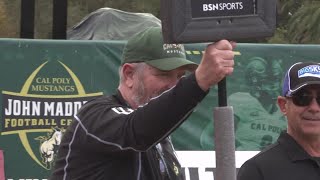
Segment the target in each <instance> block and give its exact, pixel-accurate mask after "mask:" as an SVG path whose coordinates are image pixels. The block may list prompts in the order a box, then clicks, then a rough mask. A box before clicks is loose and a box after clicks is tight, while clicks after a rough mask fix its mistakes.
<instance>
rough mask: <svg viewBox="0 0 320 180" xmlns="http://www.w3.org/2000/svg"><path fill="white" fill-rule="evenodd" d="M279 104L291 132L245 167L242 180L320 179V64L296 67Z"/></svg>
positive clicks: (240, 178)
mask: <svg viewBox="0 0 320 180" xmlns="http://www.w3.org/2000/svg"><path fill="white" fill-rule="evenodd" d="M277 102H278V105H279V107H280V109H281V111H282V113H283V114H284V115H285V116H286V118H287V130H286V131H285V132H282V133H281V135H280V137H279V138H278V140H277V142H275V143H274V144H272V145H270V146H268V147H267V148H266V149H265V150H263V151H261V152H260V153H259V154H257V155H256V156H254V157H253V158H251V159H249V160H248V161H247V162H245V163H244V164H243V165H242V166H241V168H240V170H239V172H238V180H262V179H263V180H283V179H290V180H301V179H306V180H319V179H320V63H315V62H304V63H301V62H300V63H296V64H294V65H292V66H291V67H290V68H289V70H288V71H287V73H286V75H285V79H284V82H283V88H282V96H279V97H278V100H277Z"/></svg>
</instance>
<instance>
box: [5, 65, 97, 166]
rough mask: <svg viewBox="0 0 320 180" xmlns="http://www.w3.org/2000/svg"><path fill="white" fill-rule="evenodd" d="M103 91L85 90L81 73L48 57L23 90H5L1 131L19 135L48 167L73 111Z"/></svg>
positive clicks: (32, 153) (35, 157)
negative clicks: (78, 75)
mask: <svg viewBox="0 0 320 180" xmlns="http://www.w3.org/2000/svg"><path fill="white" fill-rule="evenodd" d="M101 95H102V92H100V93H91V94H86V92H85V90H84V88H83V86H82V84H81V82H80V80H79V79H78V77H77V76H76V75H75V74H74V73H73V71H72V70H71V69H69V67H67V66H66V65H65V64H63V63H62V62H60V61H50V62H49V61H47V62H45V63H43V64H41V65H40V66H39V67H38V68H37V69H35V70H34V71H33V72H32V73H31V75H30V76H29V77H28V78H27V79H26V81H25V82H24V85H23V86H22V87H21V90H20V92H9V91H2V119H1V127H2V129H1V135H2V136H9V135H10V136H12V135H17V136H18V137H19V139H20V141H21V143H22V145H23V147H24V149H25V151H26V152H27V154H28V155H29V156H30V157H31V158H32V159H33V160H34V161H35V162H36V163H37V164H39V165H40V166H42V167H43V168H45V169H47V170H49V169H51V167H52V164H53V162H54V160H55V156H56V153H57V147H58V146H59V145H60V142H61V138H62V136H63V132H64V130H65V129H66V127H67V126H68V125H70V123H71V122H72V117H73V115H75V114H76V113H77V111H78V110H79V109H80V108H81V106H83V104H84V103H86V102H87V101H88V100H90V99H91V98H93V97H96V96H101ZM18 143H19V142H18Z"/></svg>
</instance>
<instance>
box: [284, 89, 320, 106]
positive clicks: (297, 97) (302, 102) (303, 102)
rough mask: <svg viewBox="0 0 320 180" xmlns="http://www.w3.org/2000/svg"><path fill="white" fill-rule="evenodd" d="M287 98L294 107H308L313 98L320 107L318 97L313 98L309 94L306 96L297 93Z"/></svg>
mask: <svg viewBox="0 0 320 180" xmlns="http://www.w3.org/2000/svg"><path fill="white" fill-rule="evenodd" d="M318 94H319V93H318ZM288 98H290V99H292V102H293V104H295V105H296V106H309V105H310V104H311V102H312V100H313V98H315V99H316V101H317V103H318V105H319V106H320V95H317V97H313V96H312V95H311V94H308V93H306V92H301V93H299V92H298V93H296V94H294V95H292V96H290V97H288Z"/></svg>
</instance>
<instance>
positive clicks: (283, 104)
mask: <svg viewBox="0 0 320 180" xmlns="http://www.w3.org/2000/svg"><path fill="white" fill-rule="evenodd" d="M287 102H288V100H287V99H286V98H285V97H282V96H278V98H277V103H278V106H279V108H280V110H281V112H282V113H283V114H284V115H286V114H287V108H286V106H287Z"/></svg>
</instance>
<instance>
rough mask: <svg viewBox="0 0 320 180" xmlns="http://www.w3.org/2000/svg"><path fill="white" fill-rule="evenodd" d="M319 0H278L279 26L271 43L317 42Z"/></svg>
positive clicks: (319, 37)
mask: <svg viewBox="0 0 320 180" xmlns="http://www.w3.org/2000/svg"><path fill="white" fill-rule="evenodd" d="M319 20H320V1H319V0H278V22H277V24H278V28H277V30H276V34H275V36H274V37H272V38H271V39H270V40H269V41H268V42H269V43H275V42H276V43H290V44H317V43H319V42H320V35H319V33H318V29H319V27H320V26H319V24H318V22H319Z"/></svg>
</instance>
